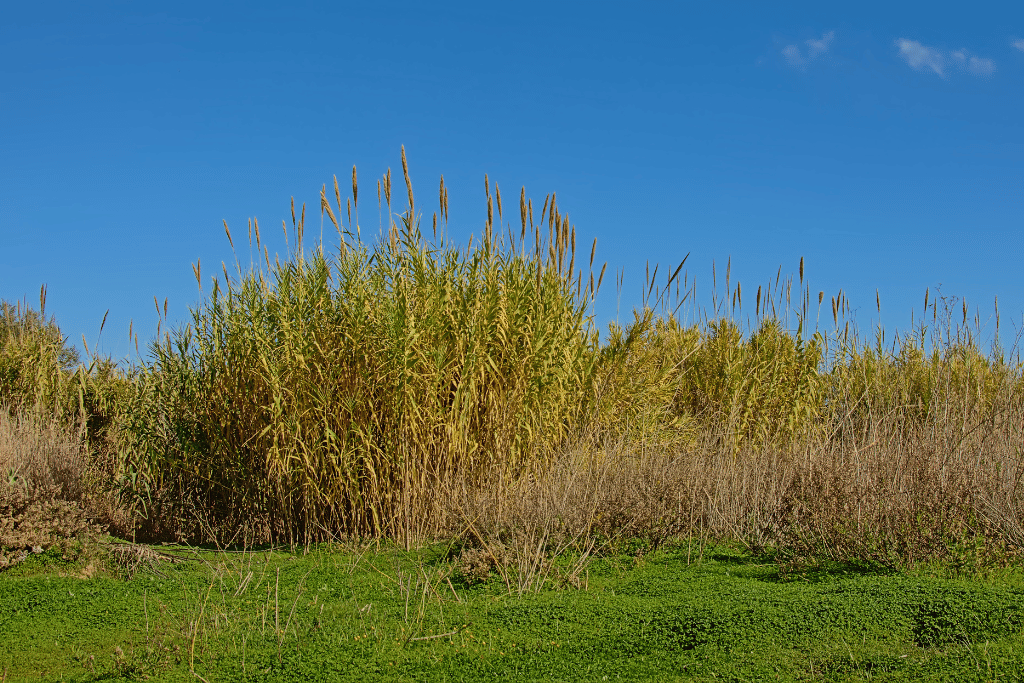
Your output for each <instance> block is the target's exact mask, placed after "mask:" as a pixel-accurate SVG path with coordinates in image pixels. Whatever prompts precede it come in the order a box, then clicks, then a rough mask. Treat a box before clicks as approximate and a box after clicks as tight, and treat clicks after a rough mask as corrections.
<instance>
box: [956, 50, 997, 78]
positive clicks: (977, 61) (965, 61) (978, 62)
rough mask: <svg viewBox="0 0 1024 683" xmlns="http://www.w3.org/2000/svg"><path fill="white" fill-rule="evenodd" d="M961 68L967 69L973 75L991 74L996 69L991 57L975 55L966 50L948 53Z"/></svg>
mask: <svg viewBox="0 0 1024 683" xmlns="http://www.w3.org/2000/svg"><path fill="white" fill-rule="evenodd" d="M950 56H951V57H952V58H953V59H954V60H955V61H956V63H957V64H958V65H959V66H960V68H962V69H967V70H968V71H970V72H971V73H972V74H974V75H975V76H991V75H992V74H993V73H994V72H995V70H996V63H995V62H993V61H992V60H991V59H983V58H981V57H975V56H974V55H972V54H970V53H969V52H967V50H957V51H956V52H953V53H951V54H950Z"/></svg>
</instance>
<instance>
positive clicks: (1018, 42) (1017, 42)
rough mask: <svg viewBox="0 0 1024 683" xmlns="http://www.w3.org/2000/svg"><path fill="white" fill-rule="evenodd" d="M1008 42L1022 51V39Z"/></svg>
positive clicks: (1023, 47) (1023, 42) (1023, 43)
mask: <svg viewBox="0 0 1024 683" xmlns="http://www.w3.org/2000/svg"><path fill="white" fill-rule="evenodd" d="M1010 44H1011V45H1013V46H1014V47H1015V48H1017V49H1018V50H1020V51H1021V52H1024V40H1015V41H1013V42H1012V43H1010Z"/></svg>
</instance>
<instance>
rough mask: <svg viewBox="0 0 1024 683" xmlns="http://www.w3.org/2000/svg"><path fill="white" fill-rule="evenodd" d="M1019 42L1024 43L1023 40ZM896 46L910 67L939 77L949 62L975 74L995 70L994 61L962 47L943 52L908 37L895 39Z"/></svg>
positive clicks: (943, 74)
mask: <svg viewBox="0 0 1024 683" xmlns="http://www.w3.org/2000/svg"><path fill="white" fill-rule="evenodd" d="M1021 42H1022V43H1024V41H1021ZM896 47H898V48H899V50H900V57H902V58H903V60H904V61H906V63H907V64H908V65H909V66H910V68H911V69H914V70H916V71H932V72H934V73H935V74H937V75H938V76H940V77H941V78H945V77H946V73H947V65H949V64H952V65H953V66H956V67H958V68H960V69H961V70H963V71H969V72H970V73H972V74H974V75H975V76H991V75H992V74H993V73H995V71H996V63H995V61H993V60H991V59H988V58H987V57H978V56H977V55H972V54H971V53H970V52H968V51H967V50H964V49H961V50H956V51H954V52H950V53H949V54H945V53H943V52H942V51H941V50H939V49H937V48H934V47H928V46H927V45H922V44H921V43H919V42H917V41H916V40H910V39H909V38H899V39H897V40H896ZM1021 49H1024V48H1021Z"/></svg>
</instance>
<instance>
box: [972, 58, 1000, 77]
mask: <svg viewBox="0 0 1024 683" xmlns="http://www.w3.org/2000/svg"><path fill="white" fill-rule="evenodd" d="M967 68H968V69H970V70H971V73H972V74H974V75H976V76H991V75H992V74H993V73H995V70H996V63H995V62H993V61H992V60H991V59H984V58H982V57H971V58H970V59H968V60H967Z"/></svg>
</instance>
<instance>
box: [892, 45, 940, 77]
mask: <svg viewBox="0 0 1024 683" xmlns="http://www.w3.org/2000/svg"><path fill="white" fill-rule="evenodd" d="M896 46H897V47H899V49H900V56H901V57H903V59H905V60H906V62H907V64H909V65H910V68H911V69H915V70H917V71H924V70H926V69H931V70H932V71H934V72H935V73H937V74H938V75H939V76H942V77H943V78H945V76H946V74H945V73H944V69H945V60H944V59H943V57H942V53H941V52H939V51H938V50H935V49H933V48H930V47H925V46H924V45H922V44H921V43H919V42H917V41H916V40H909V39H907V38H900V39H899V40H897V41H896Z"/></svg>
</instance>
